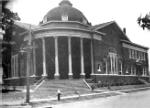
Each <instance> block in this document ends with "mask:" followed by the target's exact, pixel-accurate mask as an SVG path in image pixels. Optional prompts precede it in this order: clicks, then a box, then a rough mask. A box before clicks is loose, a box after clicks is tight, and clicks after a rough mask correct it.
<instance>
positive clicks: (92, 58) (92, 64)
mask: <svg viewBox="0 0 150 108" xmlns="http://www.w3.org/2000/svg"><path fill="white" fill-rule="evenodd" d="M91 67H92V72H91V75H93V74H94V55H93V42H92V41H91Z"/></svg>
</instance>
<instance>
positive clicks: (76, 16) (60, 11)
mask: <svg viewBox="0 0 150 108" xmlns="http://www.w3.org/2000/svg"><path fill="white" fill-rule="evenodd" d="M47 21H78V22H81V23H84V24H88V21H87V19H86V18H85V16H84V15H83V14H82V12H81V11H79V10H78V9H76V8H73V7H72V4H71V3H70V2H69V1H68V0H63V1H61V2H60V3H59V6H58V7H56V8H54V9H52V10H50V11H49V12H48V13H47V14H46V15H45V17H44V19H43V23H44V22H47Z"/></svg>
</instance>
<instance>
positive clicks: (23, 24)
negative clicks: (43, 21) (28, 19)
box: [14, 21, 39, 30]
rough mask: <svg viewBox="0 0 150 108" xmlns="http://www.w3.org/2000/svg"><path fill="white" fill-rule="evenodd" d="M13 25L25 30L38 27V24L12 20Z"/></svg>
mask: <svg viewBox="0 0 150 108" xmlns="http://www.w3.org/2000/svg"><path fill="white" fill-rule="evenodd" d="M14 24H15V25H17V26H19V27H21V28H23V29H25V30H29V29H30V28H31V29H35V28H39V26H36V25H31V24H27V23H22V22H17V21H16V22H14Z"/></svg>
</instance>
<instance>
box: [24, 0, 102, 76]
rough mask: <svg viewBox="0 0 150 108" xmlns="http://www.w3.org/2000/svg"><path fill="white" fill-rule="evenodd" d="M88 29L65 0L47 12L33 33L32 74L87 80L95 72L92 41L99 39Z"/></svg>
mask: <svg viewBox="0 0 150 108" xmlns="http://www.w3.org/2000/svg"><path fill="white" fill-rule="evenodd" d="M90 28H91V25H90V23H89V22H88V21H87V19H86V18H85V17H84V15H83V14H82V12H80V11H79V10H77V9H75V8H73V7H72V4H71V3H70V2H69V1H68V0H63V1H62V2H61V3H60V4H59V7H57V8H54V9H52V10H50V11H49V12H48V13H47V14H46V15H45V16H44V18H43V21H42V22H41V23H40V25H39V28H36V29H33V30H32V32H33V34H34V35H33V45H34V46H36V48H34V49H33V58H34V59H33V62H34V63H33V64H34V66H33V67H34V74H35V75H36V76H47V77H49V78H54V77H55V76H59V77H60V78H61V79H66V78H68V77H69V76H72V77H73V78H80V76H81V75H85V76H86V77H87V78H88V77H90V75H91V74H92V73H93V72H94V71H93V68H94V64H93V43H92V40H93V39H96V40H98V41H101V39H102V38H101V36H102V34H101V33H99V32H96V31H92V30H91V29H90ZM27 38H28V36H26V37H25V40H28V39H27Z"/></svg>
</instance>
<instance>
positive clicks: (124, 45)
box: [122, 43, 147, 53]
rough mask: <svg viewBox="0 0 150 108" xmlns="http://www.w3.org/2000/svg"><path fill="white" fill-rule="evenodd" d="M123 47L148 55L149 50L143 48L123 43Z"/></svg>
mask: <svg viewBox="0 0 150 108" xmlns="http://www.w3.org/2000/svg"><path fill="white" fill-rule="evenodd" d="M122 46H123V47H125V48H129V49H133V50H137V51H141V52H145V53H147V50H145V49H143V48H139V47H135V46H132V45H129V44H126V43H122Z"/></svg>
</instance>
